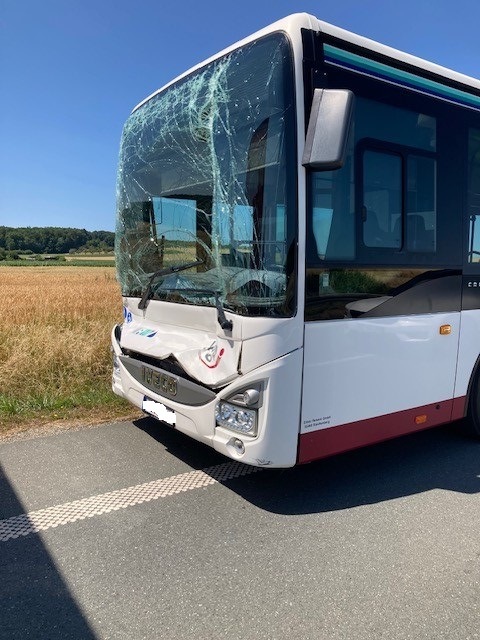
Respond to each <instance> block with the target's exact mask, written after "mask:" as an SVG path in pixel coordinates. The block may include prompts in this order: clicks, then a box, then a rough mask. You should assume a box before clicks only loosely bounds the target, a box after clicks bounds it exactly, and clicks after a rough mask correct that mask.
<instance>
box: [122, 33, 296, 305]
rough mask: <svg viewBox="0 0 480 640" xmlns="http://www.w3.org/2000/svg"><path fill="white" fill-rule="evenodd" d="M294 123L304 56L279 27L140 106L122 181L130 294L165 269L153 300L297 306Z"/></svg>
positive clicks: (125, 276)
mask: <svg viewBox="0 0 480 640" xmlns="http://www.w3.org/2000/svg"><path fill="white" fill-rule="evenodd" d="M295 121H296V120H295V91H294V74H293V56H292V52H291V47H290V42H289V40H288V38H287V36H286V35H285V34H284V33H280V32H278V33H274V34H271V35H269V36H266V37H264V38H260V39H259V40H256V41H255V42H253V43H250V44H247V45H245V46H244V47H241V48H239V49H236V50H235V51H233V52H232V53H229V54H227V55H225V56H223V57H221V58H219V59H217V60H214V61H213V62H211V63H209V64H208V65H206V66H204V67H202V68H201V69H199V70H197V71H194V72H193V73H191V74H190V75H188V76H186V77H185V78H182V79H181V80H179V81H178V82H176V83H174V84H172V85H170V86H168V87H167V88H166V89H164V90H163V91H161V92H159V93H157V94H155V95H154V96H153V97H151V98H150V99H149V100H147V101H146V102H144V103H143V104H142V105H140V106H139V107H138V108H137V109H136V110H134V111H133V113H132V114H131V116H130V117H129V119H128V120H127V122H126V124H125V127H124V131H123V135H122V141H121V149H120V159H119V168H118V179H117V221H116V263H117V273H118V280H119V282H120V285H121V289H122V295H123V296H125V297H140V298H142V296H143V295H144V293H145V291H146V289H147V287H148V286H149V280H150V278H151V276H152V274H153V273H155V272H158V271H162V270H165V271H166V272H167V273H166V274H165V275H162V277H159V278H158V279H156V280H155V282H154V283H153V284H152V285H151V287H150V289H151V290H149V292H148V293H149V297H150V298H151V299H157V300H165V301H171V302H178V303H184V304H192V305H209V306H215V305H217V306H218V301H220V304H221V305H222V307H225V308H227V309H229V310H230V311H232V312H234V313H238V314H240V315H247V316H248V315H253V316H277V317H287V316H291V315H293V314H294V313H295V308H296V296H295V286H294V283H295V282H296V277H295V275H296V252H295V247H296V245H297V237H298V236H297V197H296V182H297V180H296V174H297V145H296V135H295ZM189 263H192V267H191V268H189V269H185V270H180V271H179V270H169V267H171V266H173V265H178V264H189ZM209 292H212V293H211V295H210V293H209ZM214 294H215V295H214Z"/></svg>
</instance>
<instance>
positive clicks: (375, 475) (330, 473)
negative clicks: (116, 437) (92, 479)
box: [134, 418, 480, 515]
mask: <svg viewBox="0 0 480 640" xmlns="http://www.w3.org/2000/svg"><path fill="white" fill-rule="evenodd" d="M134 424H135V426H136V427H137V428H139V429H141V430H142V431H144V432H146V433H148V434H149V435H150V436H151V437H152V438H154V439H155V440H156V441H157V442H158V443H160V444H161V445H163V446H164V447H165V448H166V450H167V451H168V452H169V453H171V454H172V455H174V456H176V457H177V458H179V459H181V460H183V461H184V462H186V463H187V464H188V465H190V466H192V467H194V468H196V469H201V468H204V467H206V466H210V465H214V464H220V463H222V462H225V461H226V459H225V458H224V457H223V456H221V455H219V454H217V453H216V452H214V451H212V450H211V449H210V448H208V447H206V446H205V445H202V444H200V443H198V442H195V441H192V440H191V439H190V438H188V437H187V436H184V435H183V434H181V433H179V432H177V431H175V430H173V429H167V428H166V427H165V426H164V425H163V424H159V423H158V422H157V421H155V420H154V419H151V418H144V419H140V420H137V421H135V422H134ZM460 427H461V423H455V424H452V425H449V426H448V427H440V428H436V429H430V430H427V431H422V432H420V433H416V434H413V435H409V436H404V437H402V438H396V439H395V440H390V441H388V442H384V443H381V444H377V445H374V446H371V447H366V448H364V449H358V450H356V451H351V452H349V453H344V454H341V455H338V456H334V457H331V458H327V459H325V460H319V461H318V462H314V463H311V464H309V465H304V466H299V467H295V468H293V469H284V470H274V469H272V470H264V471H262V472H261V473H258V474H257V473H256V474H253V475H251V476H248V477H243V478H240V479H238V480H229V481H227V482H226V483H225V484H226V485H228V487H229V488H230V489H231V490H233V491H235V492H236V493H238V494H239V495H241V496H242V497H243V498H244V499H245V500H248V501H249V502H251V503H252V504H255V505H256V506H258V507H260V508H262V509H265V510H266V511H270V512H273V513H279V514H286V515H287V514H302V513H321V512H325V511H336V510H341V509H348V508H350V507H355V506H360V505H364V504H372V503H377V502H383V501H385V500H392V499H394V498H399V497H401V496H409V495H412V494H416V493H422V492H425V491H430V490H431V489H446V490H448V491H459V492H463V493H470V494H472V493H478V492H480V442H478V441H475V440H472V439H470V438H468V437H466V436H464V435H463V434H462V433H461V429H460Z"/></svg>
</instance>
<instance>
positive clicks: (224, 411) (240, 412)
mask: <svg viewBox="0 0 480 640" xmlns="http://www.w3.org/2000/svg"><path fill="white" fill-rule="evenodd" d="M215 420H216V423H217V426H219V427H225V429H230V430H231V431H237V432H238V433H245V434H247V435H249V436H256V435H257V411H256V409H246V408H245V407H239V406H237V405H234V404H231V403H230V402H225V401H223V400H222V401H221V402H219V403H218V404H217V406H216V407H215Z"/></svg>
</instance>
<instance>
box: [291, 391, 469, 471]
mask: <svg viewBox="0 0 480 640" xmlns="http://www.w3.org/2000/svg"><path fill="white" fill-rule="evenodd" d="M465 403H466V398H465V397H463V398H455V399H454V400H447V401H444V402H436V403H435V404H428V405H425V406H423V407H416V408H414V409H407V410H405V411H397V412H396V413H390V414H387V415H384V416H377V417H375V418H369V419H368V420H359V421H358V422H351V423H349V424H344V425H340V426H337V427H329V428H327V429H319V430H317V431H313V432H311V433H301V434H300V439H299V445H298V463H299V464H303V463H305V462H312V460H318V459H319V458H326V457H328V456H332V455H335V454H337V453H342V452H344V451H351V450H352V449H358V448H360V447H365V446H367V445H369V444H374V443H376V442H383V441H384V440H390V439H391V438H396V437H397V436H403V435H406V434H407V433H414V432H415V431H422V430H423V429H429V428H430V427H436V426H438V425H440V424H445V423H447V422H451V421H452V420H458V419H460V418H463V417H464V415H465Z"/></svg>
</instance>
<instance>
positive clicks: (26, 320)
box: [0, 265, 139, 434]
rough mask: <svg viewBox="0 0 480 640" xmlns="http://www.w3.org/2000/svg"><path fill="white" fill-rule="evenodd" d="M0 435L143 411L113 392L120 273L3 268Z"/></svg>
mask: <svg viewBox="0 0 480 640" xmlns="http://www.w3.org/2000/svg"><path fill="white" fill-rule="evenodd" d="M0 314H1V316H0V434H5V433H7V432H9V431H11V430H15V431H18V430H23V429H26V428H29V427H30V426H32V425H34V426H38V425H42V424H47V423H50V422H59V421H60V422H68V421H78V420H82V419H85V420H87V421H88V422H90V423H92V421H98V422H102V421H104V420H113V419H116V418H119V417H121V418H128V417H132V416H134V415H138V414H139V412H138V411H137V410H135V409H134V408H132V407H131V406H130V405H129V404H128V403H126V402H125V401H123V400H122V399H121V398H118V397H117V396H115V395H114V394H113V392H112V391H111V388H110V378H111V354H110V331H111V329H112V327H113V325H114V324H115V323H116V322H118V321H120V320H121V295H120V291H119V287H118V284H117V282H116V280H115V271H114V268H113V267H99V266H95V267H87V266H81V267H78V268H75V267H73V266H71V267H70V268H68V269H65V268H64V267H63V266H59V265H55V266H53V265H52V266H51V265H48V266H46V265H43V266H41V267H37V268H36V269H31V268H30V266H28V267H15V268H11V267H8V266H4V265H1V266H0Z"/></svg>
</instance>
